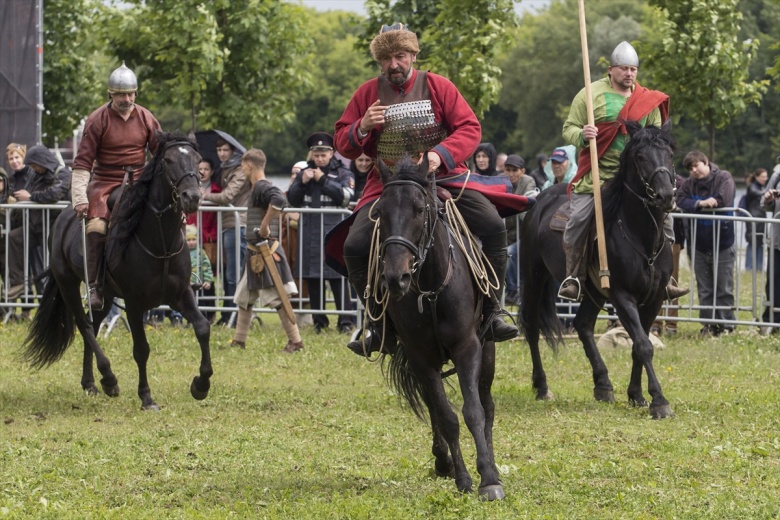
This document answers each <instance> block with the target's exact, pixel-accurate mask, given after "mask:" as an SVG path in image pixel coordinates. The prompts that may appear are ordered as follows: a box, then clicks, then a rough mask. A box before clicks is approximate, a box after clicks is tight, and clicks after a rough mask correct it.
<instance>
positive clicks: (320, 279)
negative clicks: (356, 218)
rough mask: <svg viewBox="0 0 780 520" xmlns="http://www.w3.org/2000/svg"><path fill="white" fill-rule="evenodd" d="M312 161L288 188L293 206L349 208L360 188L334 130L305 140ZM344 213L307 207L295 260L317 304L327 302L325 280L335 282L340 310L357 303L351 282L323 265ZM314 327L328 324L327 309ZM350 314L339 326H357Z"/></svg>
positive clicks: (346, 330)
mask: <svg viewBox="0 0 780 520" xmlns="http://www.w3.org/2000/svg"><path fill="white" fill-rule="evenodd" d="M306 146H307V147H308V148H309V151H310V153H311V161H309V162H308V163H307V165H306V168H304V169H303V170H301V171H300V172H298V175H296V176H295V180H294V181H293V182H292V184H291V185H290V188H289V189H288V190H287V200H288V201H289V202H290V205H291V206H295V207H299V208H322V209H339V208H346V207H347V206H349V203H350V202H351V201H352V197H353V196H354V194H355V176H354V175H353V174H352V172H351V171H350V170H349V169H348V168H346V167H345V166H344V163H342V162H341V161H340V160H339V159H337V158H336V157H334V155H333V152H334V150H333V136H331V135H330V134H328V133H326V132H315V133H313V134H312V135H310V136H309V138H308V139H307V140H306ZM341 220H342V216H341V215H339V214H333V213H331V214H328V213H322V214H320V213H304V214H302V215H301V217H300V220H299V221H298V233H299V235H298V236H299V240H298V247H299V248H301V249H302V252H299V255H298V261H297V262H296V263H295V271H296V277H301V278H302V279H303V280H304V281H305V282H306V287H307V288H308V291H309V304H310V306H311V309H312V310H322V309H324V308H325V301H324V295H325V291H324V289H325V287H324V285H325V282H326V281H327V282H328V284H329V285H330V288H331V291H332V292H333V298H334V299H335V302H336V308H337V309H338V310H342V311H346V310H351V309H352V298H351V297H350V294H349V288H348V287H345V285H346V284H345V283H344V278H343V277H342V276H341V275H340V274H339V273H338V272H336V271H334V270H333V269H331V268H330V267H328V266H326V265H323V263H322V258H323V252H322V243H323V241H324V240H325V234H326V233H328V232H329V231H330V230H331V229H333V227H334V226H335V225H336V224H338V223H339V222H341ZM312 319H313V320H314V330H315V331H316V332H317V333H320V332H322V330H323V329H325V328H326V327H327V326H328V324H329V320H328V317H327V316H326V315H325V314H323V313H316V312H314V313H312ZM354 326H355V324H354V319H353V318H352V317H351V316H347V315H344V314H340V315H339V317H338V328H339V332H342V333H345V334H346V333H349V332H351V331H352V329H353V328H354Z"/></svg>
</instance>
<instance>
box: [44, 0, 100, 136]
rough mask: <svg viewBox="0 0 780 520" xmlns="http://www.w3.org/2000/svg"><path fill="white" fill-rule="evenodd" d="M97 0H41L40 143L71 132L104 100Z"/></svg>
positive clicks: (68, 134) (71, 134)
mask: <svg viewBox="0 0 780 520" xmlns="http://www.w3.org/2000/svg"><path fill="white" fill-rule="evenodd" d="M107 11H109V8H107V7H106V6H104V5H103V4H102V3H101V2H100V1H98V0H46V2H45V5H44V10H43V41H44V43H43V49H44V54H43V108H44V110H43V117H42V118H41V126H42V130H43V132H42V134H43V142H44V144H46V145H47V146H54V142H55V140H57V141H59V142H63V141H64V140H65V139H67V138H69V137H72V136H73V130H74V129H75V128H76V127H77V126H78V124H79V122H80V121H81V120H82V119H83V118H85V117H86V116H88V115H89V114H90V112H92V111H93V110H94V109H95V108H97V107H98V106H99V105H100V103H101V101H103V100H105V99H106V79H107V78H108V75H105V76H102V75H101V73H102V72H103V70H104V69H105V68H106V67H107V66H108V64H109V63H108V62H109V60H108V58H107V56H106V55H105V53H104V51H103V49H102V47H103V45H102V41H101V39H100V38H99V31H98V28H99V27H100V20H101V19H102V16H103V13H105V12H107Z"/></svg>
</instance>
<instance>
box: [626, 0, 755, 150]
mask: <svg viewBox="0 0 780 520" xmlns="http://www.w3.org/2000/svg"><path fill="white" fill-rule="evenodd" d="M650 4H651V5H652V6H655V7H657V8H658V9H659V10H660V13H661V15H662V17H663V19H664V21H663V22H662V23H661V24H660V28H659V32H658V39H659V40H660V42H658V41H648V42H646V44H644V45H642V46H641V50H643V51H646V53H647V55H648V59H647V60H646V62H645V64H646V65H647V66H648V67H650V68H652V75H653V79H654V81H655V84H656V86H657V87H658V88H660V89H661V90H663V91H664V92H666V93H667V94H669V95H670V97H671V98H672V100H673V102H674V110H675V111H676V112H677V113H678V114H679V115H681V116H683V117H687V118H690V119H692V120H694V121H696V122H697V123H698V124H700V125H702V126H704V127H705V128H706V129H707V131H708V136H709V156H710V157H711V158H713V159H714V158H715V129H716V128H724V127H725V126H726V125H728V124H729V123H730V122H731V121H732V119H733V118H734V117H735V116H736V115H738V114H741V113H743V112H744V111H745V110H746V108H747V105H748V103H756V104H758V103H759V102H760V100H761V95H762V94H763V93H764V92H766V88H767V85H768V82H767V81H766V80H754V81H750V79H749V66H750V63H751V61H752V60H753V59H754V58H755V56H756V53H757V51H758V46H759V42H758V40H757V39H747V40H744V41H740V39H739V34H740V27H741V22H742V13H741V12H740V11H739V10H738V9H737V7H738V4H739V0H650Z"/></svg>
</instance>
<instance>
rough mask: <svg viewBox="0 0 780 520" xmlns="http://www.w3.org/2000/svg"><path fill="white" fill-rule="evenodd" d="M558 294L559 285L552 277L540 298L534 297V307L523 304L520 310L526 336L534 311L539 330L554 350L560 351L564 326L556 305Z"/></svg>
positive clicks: (543, 288)
mask: <svg viewBox="0 0 780 520" xmlns="http://www.w3.org/2000/svg"><path fill="white" fill-rule="evenodd" d="M557 295H558V286H557V285H556V283H555V281H554V280H553V278H552V277H550V278H548V279H547V280H546V281H545V282H544V286H543V287H542V290H541V294H539V295H537V296H538V298H534V300H533V301H534V303H533V304H532V305H533V306H534V307H529V306H526V305H523V306H522V309H521V311H520V324H521V326H522V328H523V333H524V334H525V335H526V337H528V327H529V325H530V323H529V321H530V320H529V314H530V313H531V312H533V313H534V315H535V316H536V325H537V326H538V332H541V334H542V336H544V339H545V341H547V344H548V345H550V348H552V349H553V352H558V346H560V345H563V327H562V326H561V320H560V319H559V318H558V308H557V307H556V305H555V299H556V297H557Z"/></svg>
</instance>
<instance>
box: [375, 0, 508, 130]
mask: <svg viewBox="0 0 780 520" xmlns="http://www.w3.org/2000/svg"><path fill="white" fill-rule="evenodd" d="M366 9H367V11H368V13H369V19H368V22H367V23H366V26H365V33H364V38H363V42H362V44H365V45H366V46H367V42H368V41H370V39H371V38H373V36H374V35H375V34H376V32H377V31H378V30H379V27H381V26H382V24H384V23H394V22H395V21H400V22H403V23H406V24H408V25H409V26H410V28H411V29H412V30H414V31H415V33H417V36H418V38H419V40H420V49H421V52H420V56H419V57H418V60H419V62H420V67H422V68H427V69H430V70H431V71H432V72H435V73H437V74H441V75H442V76H445V77H447V78H448V79H450V80H451V81H452V82H453V83H455V85H456V86H457V87H458V89H459V90H460V92H461V94H463V96H464V97H465V98H466V100H467V101H468V102H469V104H470V105H471V107H472V109H474V112H475V113H476V114H477V115H478V116H480V115H482V114H483V113H484V112H485V111H486V110H487V109H488V108H489V107H490V105H492V104H493V103H495V102H496V101H498V97H499V94H500V92H501V81H500V78H501V69H500V68H499V67H498V66H497V64H496V55H497V54H498V53H499V52H501V50H502V49H503V48H505V47H508V46H509V44H510V43H511V39H510V37H509V33H508V31H509V30H511V29H512V28H513V27H514V26H515V25H516V17H515V14H514V10H513V9H514V6H513V2H512V0H398V1H396V2H394V3H392V2H391V1H390V0H375V1H371V0H369V1H367V2H366Z"/></svg>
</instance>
